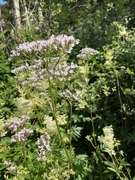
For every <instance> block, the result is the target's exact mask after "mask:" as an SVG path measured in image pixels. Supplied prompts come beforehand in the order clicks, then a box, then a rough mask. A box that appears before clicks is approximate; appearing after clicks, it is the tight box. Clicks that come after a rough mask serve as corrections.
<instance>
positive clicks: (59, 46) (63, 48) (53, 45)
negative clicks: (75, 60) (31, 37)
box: [9, 34, 79, 61]
mask: <svg viewBox="0 0 135 180" xmlns="http://www.w3.org/2000/svg"><path fill="white" fill-rule="evenodd" d="M78 43H79V40H78V39H75V38H74V37H73V36H67V35H64V34H62V35H58V36H56V37H55V36H54V35H52V36H51V37H50V38H49V39H48V40H39V41H33V42H26V43H23V44H20V45H19V46H18V47H17V48H16V49H15V50H13V51H11V55H10V57H9V60H10V61H11V60H13V59H16V57H19V56H21V55H23V56H26V57H28V56H29V55H30V54H44V53H46V52H48V51H53V52H57V53H58V52H63V53H66V54H67V53H71V51H72V49H73V47H74V46H75V45H76V44H78Z"/></svg>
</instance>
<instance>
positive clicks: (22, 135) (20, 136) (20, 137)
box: [11, 128, 33, 143]
mask: <svg viewBox="0 0 135 180" xmlns="http://www.w3.org/2000/svg"><path fill="white" fill-rule="evenodd" d="M31 134H33V130H32V129H26V128H23V129H22V130H20V131H19V132H18V133H17V134H15V135H14V136H12V137H11V143H15V142H25V141H27V138H28V137H29V136H30V135H31Z"/></svg>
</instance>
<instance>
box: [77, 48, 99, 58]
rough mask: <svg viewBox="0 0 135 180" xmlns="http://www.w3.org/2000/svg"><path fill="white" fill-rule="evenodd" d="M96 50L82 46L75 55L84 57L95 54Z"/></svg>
mask: <svg viewBox="0 0 135 180" xmlns="http://www.w3.org/2000/svg"><path fill="white" fill-rule="evenodd" d="M96 54H98V51H97V50H95V49H92V48H83V49H82V50H81V53H80V54H78V55H77V57H78V58H81V59H85V58H87V57H88V56H90V55H96Z"/></svg>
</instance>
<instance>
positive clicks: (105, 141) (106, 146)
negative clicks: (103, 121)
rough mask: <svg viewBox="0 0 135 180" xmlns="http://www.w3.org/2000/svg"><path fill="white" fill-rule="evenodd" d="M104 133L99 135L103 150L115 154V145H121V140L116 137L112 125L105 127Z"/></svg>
mask: <svg viewBox="0 0 135 180" xmlns="http://www.w3.org/2000/svg"><path fill="white" fill-rule="evenodd" d="M103 133H104V135H101V136H98V141H99V142H100V143H101V144H102V145H103V150H104V151H105V152H107V153H108V154H109V155H115V154H116V152H115V149H114V148H115V147H116V146H118V145H120V142H119V141H118V140H116V139H115V138H114V131H113V127H112V125H110V126H105V127H104V128H103Z"/></svg>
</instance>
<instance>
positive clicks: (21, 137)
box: [5, 116, 33, 143]
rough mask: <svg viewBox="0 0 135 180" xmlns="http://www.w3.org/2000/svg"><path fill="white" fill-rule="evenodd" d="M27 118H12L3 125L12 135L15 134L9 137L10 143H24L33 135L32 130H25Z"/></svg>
mask: <svg viewBox="0 0 135 180" xmlns="http://www.w3.org/2000/svg"><path fill="white" fill-rule="evenodd" d="M29 119H30V117H29V116H22V119H19V118H18V117H14V118H13V119H12V120H11V121H10V122H7V123H5V127H6V128H7V129H8V130H10V131H11V132H12V133H15V134H14V135H13V136H12V137H11V143H15V142H25V141H26V140H27V138H28V137H29V136H30V135H31V134H32V133H33V130H32V129H29V128H25V126H26V125H27V121H28V120H29Z"/></svg>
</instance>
